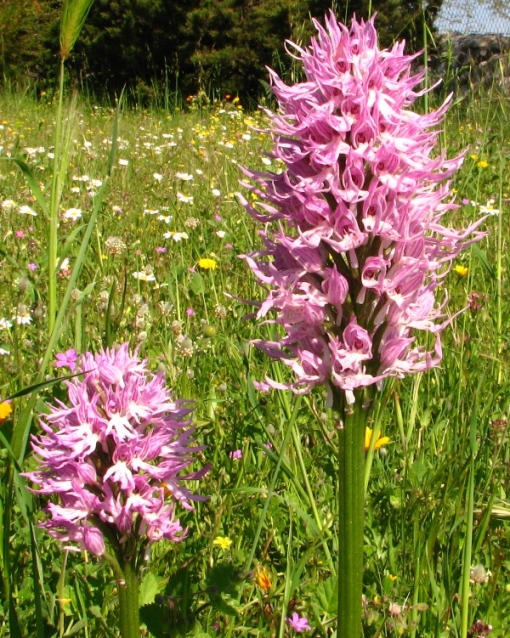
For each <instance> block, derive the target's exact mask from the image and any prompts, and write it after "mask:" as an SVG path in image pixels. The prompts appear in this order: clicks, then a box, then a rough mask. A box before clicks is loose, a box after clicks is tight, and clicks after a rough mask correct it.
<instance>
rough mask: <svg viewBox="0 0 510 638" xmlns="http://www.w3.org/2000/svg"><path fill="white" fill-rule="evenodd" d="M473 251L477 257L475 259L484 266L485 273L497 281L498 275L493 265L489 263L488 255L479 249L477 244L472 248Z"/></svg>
mask: <svg viewBox="0 0 510 638" xmlns="http://www.w3.org/2000/svg"><path fill="white" fill-rule="evenodd" d="M471 250H472V251H473V254H474V255H475V257H477V258H478V260H479V262H480V263H481V264H482V266H483V269H484V270H485V272H486V273H487V274H488V275H489V277H490V278H491V279H493V280H495V279H496V273H495V271H494V268H493V267H492V265H491V264H490V263H489V260H488V259H487V255H486V254H485V251H484V250H482V249H481V248H479V247H478V246H477V245H476V244H475V245H473V246H472V247H471Z"/></svg>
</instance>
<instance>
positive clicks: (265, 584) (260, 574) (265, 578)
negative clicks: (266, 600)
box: [255, 565, 273, 591]
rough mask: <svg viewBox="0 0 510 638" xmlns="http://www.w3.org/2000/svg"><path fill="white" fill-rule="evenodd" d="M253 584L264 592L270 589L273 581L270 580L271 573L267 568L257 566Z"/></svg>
mask: <svg viewBox="0 0 510 638" xmlns="http://www.w3.org/2000/svg"><path fill="white" fill-rule="evenodd" d="M255 582H256V583H257V585H258V586H259V587H260V588H261V589H263V590H264V591H269V590H270V589H271V588H272V586H273V581H272V580H271V572H270V571H269V568H268V567H262V566H261V565H257V567H256V569H255Z"/></svg>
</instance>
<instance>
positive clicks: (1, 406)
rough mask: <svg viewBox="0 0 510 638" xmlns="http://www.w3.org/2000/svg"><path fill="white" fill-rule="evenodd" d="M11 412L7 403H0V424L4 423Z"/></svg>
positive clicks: (10, 407)
mask: <svg viewBox="0 0 510 638" xmlns="http://www.w3.org/2000/svg"><path fill="white" fill-rule="evenodd" d="M11 412H12V406H11V404H10V403H8V402H7V401H3V402H2V403H0V423H3V422H4V421H6V420H7V419H8V418H9V416H10V414H11Z"/></svg>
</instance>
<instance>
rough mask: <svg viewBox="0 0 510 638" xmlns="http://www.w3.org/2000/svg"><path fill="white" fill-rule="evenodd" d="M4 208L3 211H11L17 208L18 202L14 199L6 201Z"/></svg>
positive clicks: (3, 203)
mask: <svg viewBox="0 0 510 638" xmlns="http://www.w3.org/2000/svg"><path fill="white" fill-rule="evenodd" d="M2 208H3V210H6V211H11V210H12V209H13V208H16V202H15V201H14V200H13V199H4V201H3V202H2Z"/></svg>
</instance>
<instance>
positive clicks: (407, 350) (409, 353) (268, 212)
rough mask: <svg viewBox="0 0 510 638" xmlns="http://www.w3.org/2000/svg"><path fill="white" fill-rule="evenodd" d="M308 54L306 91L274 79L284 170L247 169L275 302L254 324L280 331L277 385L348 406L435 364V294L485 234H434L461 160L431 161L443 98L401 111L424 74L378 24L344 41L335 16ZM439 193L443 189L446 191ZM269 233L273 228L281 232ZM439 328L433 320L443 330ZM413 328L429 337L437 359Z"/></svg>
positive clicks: (273, 345) (251, 260) (262, 277)
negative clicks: (283, 369)
mask: <svg viewBox="0 0 510 638" xmlns="http://www.w3.org/2000/svg"><path fill="white" fill-rule="evenodd" d="M314 22H315V26H316V28H317V30H318V36H317V37H316V38H314V39H313V40H312V42H311V46H310V47H309V48H306V49H302V48H300V47H299V46H297V45H295V44H294V45H292V43H290V44H291V45H292V46H294V48H295V49H296V50H297V53H298V57H299V59H300V60H301V62H302V65H303V68H304V72H305V75H306V80H305V81H304V82H301V83H298V84H295V85H293V86H287V85H285V84H284V83H283V82H282V81H281V80H280V78H279V77H278V76H277V75H276V74H275V73H274V72H271V79H272V87H273V92H274V94H275V96H276V97H277V99H278V101H279V107H280V110H279V112H278V113H271V112H269V111H268V115H269V117H270V118H271V120H272V134H273V139H274V149H273V153H272V158H273V159H276V160H280V161H281V162H282V163H283V168H284V170H283V171H282V172H281V173H274V172H267V171H255V170H249V169H243V171H244V173H245V175H246V176H247V177H249V178H250V180H252V182H250V183H243V185H244V186H246V187H247V188H248V189H250V190H251V192H252V195H253V199H254V201H253V202H251V203H250V202H248V200H247V199H246V198H245V197H244V196H242V195H239V198H240V201H241V203H242V204H243V205H244V207H245V208H246V209H247V211H248V212H249V213H250V214H251V215H252V217H254V218H255V219H256V220H258V221H260V222H263V223H264V224H266V225H267V226H266V228H265V229H264V230H262V231H260V235H261V237H262V239H263V241H264V242H265V250H261V251H257V252H254V253H251V254H249V255H245V256H244V258H245V259H246V261H247V263H248V264H249V266H250V268H251V269H252V270H253V272H254V273H255V275H256V276H257V278H258V279H259V281H260V282H261V283H262V284H265V285H268V286H269V287H270V292H269V294H268V296H267V298H266V299H265V301H263V302H262V303H260V304H258V306H259V310H258V317H259V318H266V317H271V315H270V313H271V312H274V313H276V317H275V318H268V319H266V320H267V321H271V322H274V323H277V324H279V325H280V326H281V327H282V328H283V330H284V333H285V334H284V335H283V336H282V338H281V339H279V340H274V341H267V340H258V341H256V342H255V344H256V345H257V347H258V348H260V349H261V350H262V351H263V352H265V353H266V354H268V355H269V356H271V357H273V358H276V359H280V360H282V361H283V362H284V363H285V364H287V365H288V366H290V368H291V369H292V370H293V372H294V375H295V380H294V381H293V382H291V383H289V384H281V383H276V382H275V381H269V380H268V381H269V382H271V384H272V385H273V387H276V388H291V389H292V390H293V391H294V392H297V393H299V392H308V391H309V389H310V388H311V387H313V386H315V385H325V386H326V387H327V388H328V390H329V402H330V403H331V401H332V394H333V392H332V391H333V390H337V391H338V390H341V391H343V392H344V393H345V397H346V400H347V402H348V403H352V402H353V401H354V390H356V389H357V388H361V387H364V386H369V385H371V384H379V383H380V382H382V380H383V379H385V378H386V377H402V376H404V375H405V374H406V373H415V372H419V371H423V370H426V369H428V368H431V367H433V366H436V365H437V364H438V363H439V362H440V360H441V357H442V351H441V341H440V332H441V330H442V329H443V328H444V326H445V325H446V324H447V323H448V321H447V320H445V318H444V313H443V307H444V303H436V299H435V291H436V289H437V288H438V286H440V285H441V282H442V280H443V279H444V277H445V275H446V274H447V273H448V271H449V269H450V267H451V262H452V260H453V259H454V258H455V257H456V256H457V255H458V254H459V252H460V251H461V250H462V249H463V248H465V247H466V246H468V245H469V244H470V243H472V242H475V241H478V240H479V239H481V238H482V237H483V236H484V234H483V233H481V232H479V231H476V228H477V226H478V225H479V224H480V223H481V220H478V221H477V222H476V223H475V224H472V225H470V226H469V227H468V228H466V229H463V230H460V231H457V230H454V229H452V228H450V227H448V226H444V225H443V224H442V219H443V217H444V215H445V214H446V213H448V212H449V211H451V210H454V209H456V208H457V206H456V205H455V204H454V203H453V201H452V194H451V189H450V184H449V182H448V181H446V182H445V181H444V180H448V178H450V177H451V176H452V175H453V174H454V172H455V171H456V170H457V169H458V168H459V166H460V165H461V163H462V160H463V157H462V156H459V157H456V158H454V159H450V160H448V159H446V157H445V155H444V153H440V154H439V155H438V156H436V157H433V156H432V151H433V149H434V145H435V142H436V138H437V135H438V130H437V129H434V127H436V126H437V125H438V124H439V123H440V122H441V121H442V119H443V117H444V114H445V113H446V111H447V109H448V106H449V103H450V99H447V100H446V102H445V103H444V104H443V105H442V106H441V107H440V108H439V109H438V110H437V111H435V112H432V113H430V114H425V115H420V114H417V113H415V112H413V111H411V110H409V106H410V105H411V104H412V103H413V102H414V101H415V99H416V98H417V97H418V96H419V95H420V93H418V92H415V91H413V89H414V88H415V87H416V86H417V85H418V84H419V83H420V82H421V81H422V80H423V78H424V73H423V72H420V73H418V74H416V75H412V74H411V62H412V60H413V58H414V57H415V56H408V55H404V53H403V51H404V43H403V42H401V43H397V44H395V45H394V46H393V48H392V49H391V50H381V49H379V47H378V44H377V33H376V30H375V27H374V18H372V19H370V20H369V21H367V22H364V21H363V20H361V21H360V22H357V21H356V20H355V19H353V21H352V25H351V28H350V30H349V29H348V28H347V27H345V26H344V25H342V24H339V23H338V22H337V20H336V18H335V16H334V14H333V12H331V13H330V14H329V16H327V18H326V27H325V28H323V27H322V26H321V25H320V24H319V23H318V22H317V21H314ZM441 182H442V183H441ZM272 222H277V227H275V225H274V224H272ZM438 320H439V321H438ZM415 331H425V332H430V333H433V334H434V335H435V344H434V346H433V349H429V350H427V348H425V347H423V346H422V345H418V344H416V342H415V334H414V333H415Z"/></svg>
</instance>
